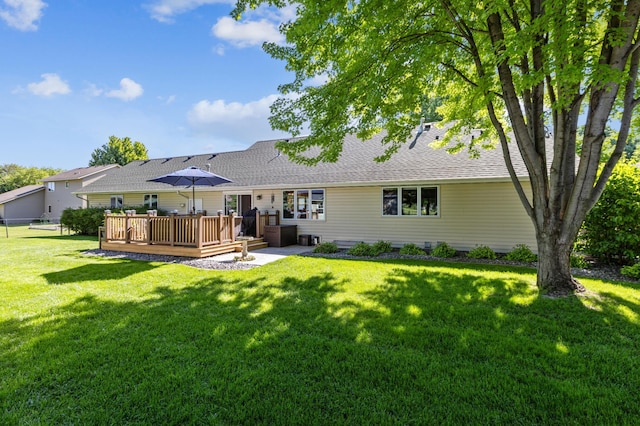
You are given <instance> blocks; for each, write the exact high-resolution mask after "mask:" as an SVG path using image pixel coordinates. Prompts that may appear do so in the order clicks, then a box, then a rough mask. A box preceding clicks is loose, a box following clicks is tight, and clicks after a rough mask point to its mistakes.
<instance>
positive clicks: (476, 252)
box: [467, 246, 497, 259]
mask: <svg viewBox="0 0 640 426" xmlns="http://www.w3.org/2000/svg"><path fill="white" fill-rule="evenodd" d="M467 257H470V258H472V259H495V258H496V257H497V256H496V252H495V251H493V250H492V249H491V248H490V247H489V246H478V247H476V248H474V249H473V250H471V251H470V252H469V253H467Z"/></svg>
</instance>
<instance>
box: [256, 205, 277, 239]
mask: <svg viewBox="0 0 640 426" xmlns="http://www.w3.org/2000/svg"><path fill="white" fill-rule="evenodd" d="M270 225H280V212H279V211H278V210H275V213H271V212H269V211H266V212H263V213H260V211H256V237H263V236H264V227H265V226H270Z"/></svg>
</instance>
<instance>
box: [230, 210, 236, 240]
mask: <svg viewBox="0 0 640 426" xmlns="http://www.w3.org/2000/svg"><path fill="white" fill-rule="evenodd" d="M228 218H229V229H230V230H231V242H234V241H235V240H236V212H231V214H230V215H229V217H228Z"/></svg>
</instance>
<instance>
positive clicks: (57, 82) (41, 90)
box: [27, 74, 71, 96]
mask: <svg viewBox="0 0 640 426" xmlns="http://www.w3.org/2000/svg"><path fill="white" fill-rule="evenodd" d="M40 77H42V81H40V82H38V83H29V84H28V85H27V90H29V92H31V93H33V94H34V95H37V96H53V95H66V94H67V93H71V88H70V87H69V85H68V84H67V82H66V81H63V80H62V79H61V78H60V76H59V75H58V74H42V75H41V76H40Z"/></svg>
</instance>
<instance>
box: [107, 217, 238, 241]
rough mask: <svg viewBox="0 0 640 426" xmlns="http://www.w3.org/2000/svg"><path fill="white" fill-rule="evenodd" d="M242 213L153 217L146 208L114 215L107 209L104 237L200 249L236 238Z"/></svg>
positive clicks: (114, 239)
mask: <svg viewBox="0 0 640 426" xmlns="http://www.w3.org/2000/svg"><path fill="white" fill-rule="evenodd" d="M241 224H242V216H236V215H235V213H232V214H231V215H223V214H222V212H220V213H218V215H217V216H203V215H201V214H198V215H186V216H182V215H177V214H172V215H170V216H157V215H156V212H155V211H152V210H150V211H149V212H148V213H147V214H146V215H139V214H136V213H135V211H127V212H126V214H125V215H114V214H111V213H110V212H109V211H108V210H107V211H106V212H105V218H104V240H105V241H107V242H109V241H123V242H125V243H146V244H164V245H171V246H189V247H198V248H202V247H205V246H209V245H215V244H224V243H229V242H233V241H235V240H236V235H238V234H239V233H240V227H241Z"/></svg>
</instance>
